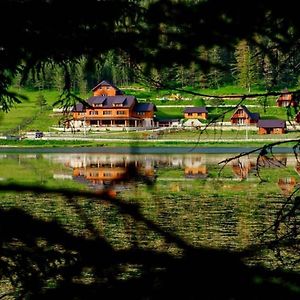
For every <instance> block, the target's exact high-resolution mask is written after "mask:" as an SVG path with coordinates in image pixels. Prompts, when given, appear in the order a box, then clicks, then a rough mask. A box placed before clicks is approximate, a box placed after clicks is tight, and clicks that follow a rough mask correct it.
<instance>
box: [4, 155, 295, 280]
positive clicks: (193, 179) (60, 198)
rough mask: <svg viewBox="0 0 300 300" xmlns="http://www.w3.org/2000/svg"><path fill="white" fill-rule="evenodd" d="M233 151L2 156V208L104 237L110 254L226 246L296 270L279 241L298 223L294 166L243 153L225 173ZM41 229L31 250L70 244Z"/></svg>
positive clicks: (290, 249) (289, 248)
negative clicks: (295, 206)
mask: <svg viewBox="0 0 300 300" xmlns="http://www.w3.org/2000/svg"><path fill="white" fill-rule="evenodd" d="M233 155H234V154H229V153H227V154H224V153H223V154H222V153H220V154H207V153H182V154H174V153H173V154H158V153H152V154H151V153H149V154H130V153H94V152H92V153H80V152H78V153H77V152H75V153H7V154H5V153H2V154H1V155H0V165H1V170H0V184H1V188H2V192H1V211H2V214H3V213H5V214H11V213H13V215H14V218H15V220H19V221H16V223H18V222H19V223H18V224H20V222H21V221H20V220H24V218H25V219H26V218H27V216H30V222H33V221H34V222H36V224H39V225H35V227H34V228H36V226H37V227H39V226H40V228H43V226H46V225H47V226H52V225H53V224H55V226H59V229H58V228H57V227H55V228H56V229H57V230H58V231H59V232H60V230H64V235H66V236H68V238H71V237H72V239H73V238H76V239H78V240H80V239H90V240H93V241H94V240H95V239H97V240H98V239H99V238H101V240H103V241H105V243H106V244H105V245H109V247H112V249H114V250H115V251H127V250H128V249H143V250H147V251H158V252H159V253H166V254H168V255H170V256H171V257H180V256H182V255H183V253H184V252H185V251H186V249H212V250H216V251H223V250H224V251H230V252H232V253H239V254H241V256H242V261H243V262H244V263H245V264H246V265H247V266H257V265H260V266H262V267H263V268H266V269H268V270H278V269H281V270H286V271H299V261H298V249H295V247H294V245H291V244H289V245H285V246H283V247H282V246H281V247H279V241H283V240H284V239H285V238H287V239H288V240H289V241H291V239H292V237H293V236H292V234H293V232H295V230H296V229H295V224H299V216H298V215H297V214H294V215H293V214H292V213H290V210H291V209H293V203H294V200H295V197H296V196H297V192H295V191H296V190H297V188H298V184H299V182H300V177H299V174H300V173H299V172H300V165H299V164H298V163H297V160H296V159H295V157H294V156H293V155H292V154H288V153H285V154H280V153H278V154H276V155H275V156H269V157H262V158H261V159H260V160H259V161H257V155H252V156H249V155H247V156H244V157H241V158H240V159H235V160H232V161H230V162H229V163H228V164H227V165H225V166H224V167H223V168H222V164H221V165H220V164H219V162H221V161H222V160H224V159H226V158H229V157H232V156H233ZM257 163H258V165H259V167H257V166H258V165H257ZM12 190H16V192H12ZM294 192H295V194H292V193H294ZM290 195H292V197H291V198H289V197H290ZM279 212H281V213H282V214H279ZM24 214H25V215H26V217H25V215H24ZM285 214H289V215H288V217H286V216H285ZM5 216H6V215H5ZM2 217H3V216H2ZM28 220H29V219H28ZM7 222H8V223H9V222H12V220H11V219H9V220H8V221H7ZM297 222H298V223H297ZM9 224H11V223H9ZM5 225H6V226H7V228H9V226H12V225H9V226H8V225H7V224H6V223H5ZM20 226H22V225H20ZM24 226H25V225H24ZM53 226H54V225H53ZM24 228H26V226H25V227H24ZM30 232H32V231H30ZM45 232H47V230H45ZM45 232H44V231H43V233H38V236H39V237H38V239H36V237H35V242H34V243H35V245H36V247H41V246H40V245H45V243H46V244H47V245H48V246H49V247H50V248H51V247H54V248H53V249H55V250H56V251H58V250H57V249H56V247H58V248H63V247H66V248H67V246H66V245H65V244H64V243H63V242H58V241H55V242H54V241H52V238H53V237H51V235H50V237H49V236H47V234H45ZM49 232H50V231H48V233H49ZM14 234H15V233H14ZM32 234H33V233H32ZM69 235H70V236H69ZM57 236H59V234H57ZM294 237H295V239H297V238H298V237H297V234H295V236H294ZM64 239H67V238H66V237H65V238H63V239H62V240H63V241H64ZM45 240H47V242H45ZM49 241H51V243H50V242H49ZM15 243H17V242H16V241H14V243H13V245H14V247H15ZM22 243H24V244H26V243H25V241H22V242H21V244H22ZM52 243H53V244H52ZM58 244H59V246H58ZM9 245H10V247H11V246H12V244H9ZM62 245H63V246H62ZM43 247H44V246H43ZM22 249H23V248H22ZM51 249H52V248H51ZM73 250H74V249H73ZM73 250H72V251H73ZM63 251H65V250H63ZM74 251H75V250H74ZM76 251H77V250H76ZM76 251H75V252H74V253H77V252H76ZM59 253H60V254H61V253H62V252H61V251H60V252H59ZM128 265H130V266H129V267H128V266H127V268H126V270H123V273H122V274H123V276H125V275H124V274H127V275H126V276H129V277H130V276H136V275H132V274H137V273H138V272H139V271H138V270H139V268H138V267H137V264H136V263H135V264H128ZM128 274H129V275H128ZM126 278H127V277H126ZM86 280H87V281H88V280H89V279H86Z"/></svg>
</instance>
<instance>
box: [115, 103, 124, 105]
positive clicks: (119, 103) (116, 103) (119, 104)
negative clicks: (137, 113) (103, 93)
mask: <svg viewBox="0 0 300 300" xmlns="http://www.w3.org/2000/svg"><path fill="white" fill-rule="evenodd" d="M113 106H123V103H114V104H113Z"/></svg>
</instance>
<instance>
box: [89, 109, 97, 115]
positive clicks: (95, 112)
mask: <svg viewBox="0 0 300 300" xmlns="http://www.w3.org/2000/svg"><path fill="white" fill-rule="evenodd" d="M90 115H93V116H94V115H98V112H97V111H96V110H92V111H90Z"/></svg>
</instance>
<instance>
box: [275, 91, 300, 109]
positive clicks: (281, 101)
mask: <svg viewBox="0 0 300 300" xmlns="http://www.w3.org/2000/svg"><path fill="white" fill-rule="evenodd" d="M276 105H277V106H278V107H288V106H292V107H295V106H297V105H298V101H297V100H296V97H295V95H294V94H292V93H289V92H288V90H285V91H283V92H282V94H281V95H280V96H279V97H278V99H277V100H276Z"/></svg>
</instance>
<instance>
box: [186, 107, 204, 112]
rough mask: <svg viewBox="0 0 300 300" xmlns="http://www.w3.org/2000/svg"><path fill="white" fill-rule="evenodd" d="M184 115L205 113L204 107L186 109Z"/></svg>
mask: <svg viewBox="0 0 300 300" xmlns="http://www.w3.org/2000/svg"><path fill="white" fill-rule="evenodd" d="M183 112H184V113H207V109H206V107H187V108H186V109H185V110H184V111H183Z"/></svg>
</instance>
